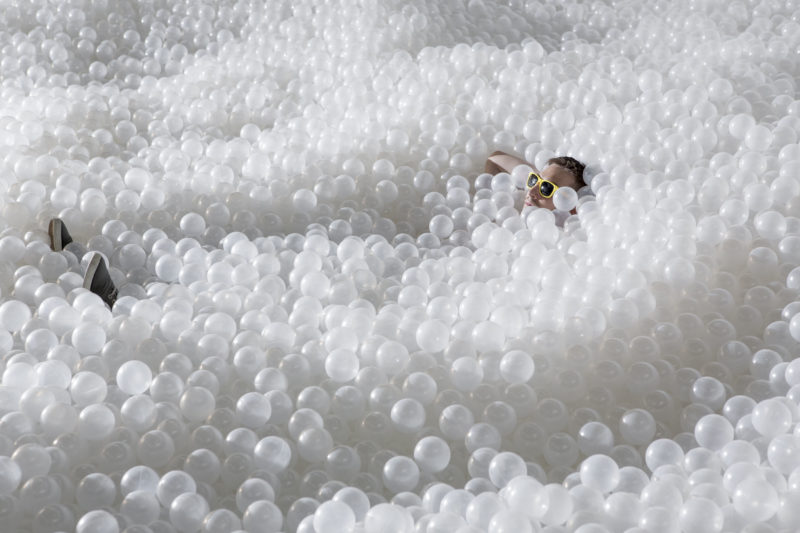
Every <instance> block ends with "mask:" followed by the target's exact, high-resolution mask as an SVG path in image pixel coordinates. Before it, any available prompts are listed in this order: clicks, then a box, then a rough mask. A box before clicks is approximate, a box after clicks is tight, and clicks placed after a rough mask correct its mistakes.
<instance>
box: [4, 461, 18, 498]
mask: <svg viewBox="0 0 800 533" xmlns="http://www.w3.org/2000/svg"><path fill="white" fill-rule="evenodd" d="M21 480H22V470H21V469H20V467H19V465H18V464H17V463H16V462H15V461H14V460H13V459H11V458H10V457H0V494H10V493H12V492H13V491H14V490H16V488H17V487H18V486H19V484H20V481H21Z"/></svg>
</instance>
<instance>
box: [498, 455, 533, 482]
mask: <svg viewBox="0 0 800 533" xmlns="http://www.w3.org/2000/svg"><path fill="white" fill-rule="evenodd" d="M527 472H528V467H527V466H526V465H525V461H524V460H523V459H522V457H520V456H519V455H517V454H515V453H512V452H500V453H498V454H497V455H495V456H494V457H493V458H492V460H491V462H490V463H489V480H490V481H491V482H492V483H494V485H495V486H496V487H498V488H503V487H505V486H506V485H507V484H508V483H509V482H510V481H511V480H512V479H514V478H516V477H517V476H521V475H524V474H527Z"/></svg>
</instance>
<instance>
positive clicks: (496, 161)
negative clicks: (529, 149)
mask: <svg viewBox="0 0 800 533" xmlns="http://www.w3.org/2000/svg"><path fill="white" fill-rule="evenodd" d="M518 165H528V166H529V167H531V168H535V167H534V166H533V165H531V164H530V163H528V162H527V161H525V160H524V159H520V158H519V157H516V156H513V155H511V154H507V153H505V152H500V151H497V152H494V153H492V155H490V156H489V158H488V159H487V160H486V167H485V168H484V171H485V172H488V173H489V174H497V173H498V172H508V173H509V174H511V171H512V170H514V167H516V166H518Z"/></svg>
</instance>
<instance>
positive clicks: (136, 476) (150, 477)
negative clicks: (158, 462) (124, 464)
mask: <svg viewBox="0 0 800 533" xmlns="http://www.w3.org/2000/svg"><path fill="white" fill-rule="evenodd" d="M158 481H159V477H158V474H157V473H156V471H155V470H153V469H152V468H150V467H147V466H143V465H138V466H134V467H131V468H130V469H128V470H127V471H126V472H125V473H124V474H123V475H122V479H121V480H120V483H119V488H120V492H121V493H122V495H123V496H125V495H127V494H129V493H131V492H133V491H137V490H141V491H145V492H149V493H155V490H156V487H157V486H158Z"/></svg>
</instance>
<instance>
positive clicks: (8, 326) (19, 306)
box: [0, 300, 31, 333]
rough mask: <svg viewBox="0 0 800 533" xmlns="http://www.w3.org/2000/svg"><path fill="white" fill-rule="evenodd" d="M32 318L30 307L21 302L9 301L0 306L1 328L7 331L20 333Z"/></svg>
mask: <svg viewBox="0 0 800 533" xmlns="http://www.w3.org/2000/svg"><path fill="white" fill-rule="evenodd" d="M30 318H31V309H30V307H28V306H27V305H25V303H23V302H20V301H19V300H8V301H6V302H3V303H2V304H0V326H2V327H3V328H4V329H5V330H6V331H10V332H12V333H13V332H16V331H19V330H20V329H21V328H22V326H24V325H25V323H27V322H28V320H30Z"/></svg>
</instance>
